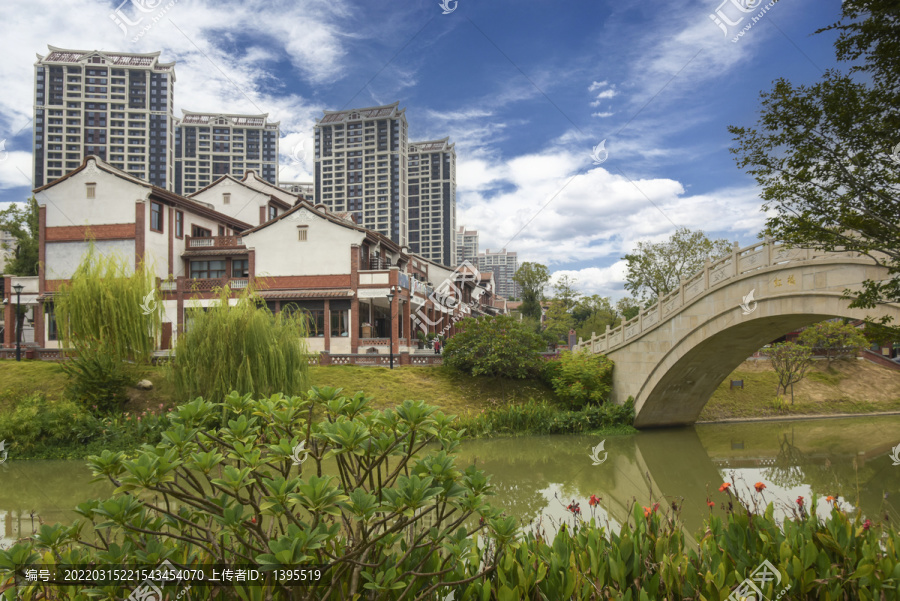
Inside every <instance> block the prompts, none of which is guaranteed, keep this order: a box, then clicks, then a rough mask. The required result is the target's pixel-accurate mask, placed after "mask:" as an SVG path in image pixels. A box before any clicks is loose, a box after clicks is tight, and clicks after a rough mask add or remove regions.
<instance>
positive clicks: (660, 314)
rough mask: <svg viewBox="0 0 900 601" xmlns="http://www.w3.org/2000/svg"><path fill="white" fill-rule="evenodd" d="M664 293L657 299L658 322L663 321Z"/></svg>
mask: <svg viewBox="0 0 900 601" xmlns="http://www.w3.org/2000/svg"><path fill="white" fill-rule="evenodd" d="M662 299H663V297H662V294H660V295H659V296H658V297H657V299H656V323H662Z"/></svg>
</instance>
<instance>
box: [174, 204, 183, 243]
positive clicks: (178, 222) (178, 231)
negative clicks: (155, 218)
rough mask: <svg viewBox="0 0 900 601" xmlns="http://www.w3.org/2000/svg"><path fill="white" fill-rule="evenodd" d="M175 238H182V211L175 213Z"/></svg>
mask: <svg viewBox="0 0 900 601" xmlns="http://www.w3.org/2000/svg"><path fill="white" fill-rule="evenodd" d="M175 237H176V238H184V211H175Z"/></svg>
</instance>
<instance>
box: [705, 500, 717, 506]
mask: <svg viewBox="0 0 900 601" xmlns="http://www.w3.org/2000/svg"><path fill="white" fill-rule="evenodd" d="M706 504H707V505H709V506H710V507H715V506H716V504H715V503H713V502H712V501H710V500H709V499H707V500H706Z"/></svg>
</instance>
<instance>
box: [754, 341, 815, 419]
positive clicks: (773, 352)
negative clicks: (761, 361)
mask: <svg viewBox="0 0 900 601" xmlns="http://www.w3.org/2000/svg"><path fill="white" fill-rule="evenodd" d="M763 352H764V353H765V354H766V355H768V356H769V361H771V363H772V368H773V369H774V370H775V373H776V374H777V375H778V385H777V386H776V388H775V394H776V395H779V394H782V393H783V394H787V389H788V386H790V387H791V405H793V404H794V384H796V383H797V382H799V381H800V380H802V379H803V377H804V376H805V375H806V370H807V369H809V366H810V365H811V364H812V349H810V348H809V347H808V346H803V345H802V344H796V343H794V342H779V343H778V344H773V345H772V346H771V347H769V348H767V349H763Z"/></svg>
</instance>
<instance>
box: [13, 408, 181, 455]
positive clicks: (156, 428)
mask: <svg viewBox="0 0 900 601" xmlns="http://www.w3.org/2000/svg"><path fill="white" fill-rule="evenodd" d="M91 409H93V407H92V408H91ZM168 424H169V422H168V417H167V416H166V415H165V414H164V412H163V410H162V407H160V409H159V410H158V411H149V410H147V411H142V412H141V413H135V414H131V413H124V414H121V413H116V412H112V413H109V414H108V415H99V416H98V415H94V414H92V413H91V412H90V411H89V410H87V409H85V408H83V407H82V406H81V405H80V404H76V403H74V402H72V401H69V400H61V401H56V402H52V401H48V400H47V399H46V398H45V397H44V395H42V394H34V395H29V396H25V397H22V398H18V399H16V401H15V404H14V406H13V407H12V408H11V409H10V410H8V411H2V412H0V440H4V441H6V446H7V448H8V449H9V450H10V454H11V455H12V456H14V457H16V458H17V459H81V458H84V457H86V456H88V455H90V454H92V453H98V452H101V451H103V450H104V449H108V450H120V451H126V450H127V451H131V450H134V449H136V448H137V447H139V446H140V445H142V444H145V443H149V444H155V443H157V442H159V439H160V436H161V435H162V432H163V430H164V429H165V428H166V427H168Z"/></svg>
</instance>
